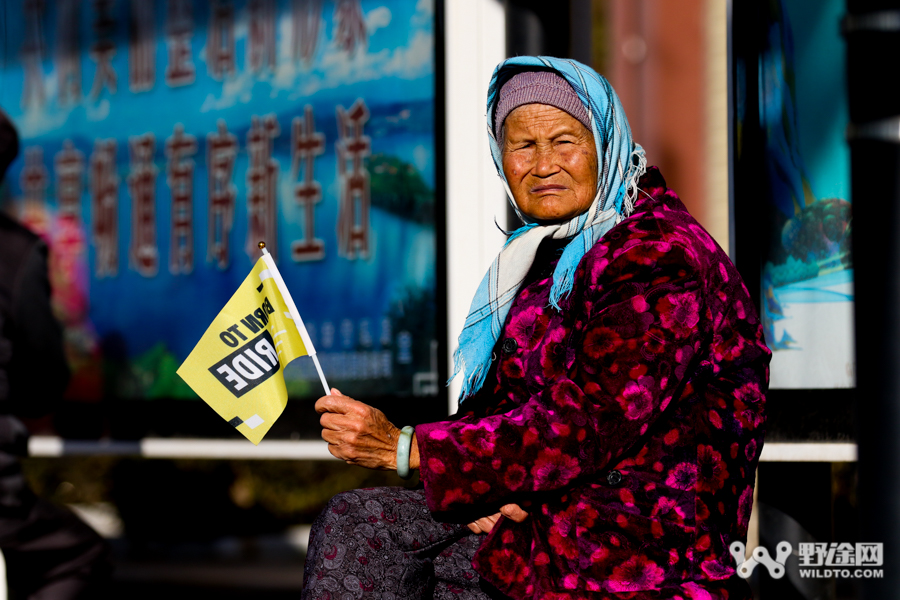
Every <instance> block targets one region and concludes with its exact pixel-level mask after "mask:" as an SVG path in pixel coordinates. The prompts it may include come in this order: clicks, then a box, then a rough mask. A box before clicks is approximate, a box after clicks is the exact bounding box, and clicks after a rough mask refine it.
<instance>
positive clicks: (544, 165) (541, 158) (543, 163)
mask: <svg viewBox="0 0 900 600" xmlns="http://www.w3.org/2000/svg"><path fill="white" fill-rule="evenodd" d="M534 158H535V164H534V174H535V175H537V176H538V177H548V176H550V175H553V174H554V173H556V172H557V171H558V170H559V160H557V158H558V157H557V156H556V152H554V151H553V149H552V148H538V149H537V152H536V153H535V157H534Z"/></svg>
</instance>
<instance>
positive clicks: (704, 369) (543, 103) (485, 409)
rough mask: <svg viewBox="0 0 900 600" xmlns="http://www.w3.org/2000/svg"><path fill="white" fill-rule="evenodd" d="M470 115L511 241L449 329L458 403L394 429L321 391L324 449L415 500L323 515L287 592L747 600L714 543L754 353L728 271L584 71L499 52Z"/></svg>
mask: <svg viewBox="0 0 900 600" xmlns="http://www.w3.org/2000/svg"><path fill="white" fill-rule="evenodd" d="M487 117H488V137H489V142H490V146H491V152H492V155H493V157H494V162H495V165H496V167H497V171H498V174H499V175H500V177H501V178H502V179H503V182H504V184H505V185H506V189H507V191H508V194H509V197H510V201H511V202H512V205H513V208H515V210H516V211H517V213H518V215H519V216H520V217H521V218H522V220H523V222H524V223H525V225H524V226H523V227H521V228H519V229H517V230H516V231H514V232H512V233H511V234H510V236H509V239H508V241H507V243H506V244H505V245H504V247H503V249H502V250H501V251H500V253H499V255H498V256H497V258H496V259H495V260H494V263H493V264H492V266H491V268H490V270H489V271H488V274H487V275H486V276H485V278H484V280H483V281H482V284H481V286H480V287H479V289H478V291H477V292H476V295H475V298H474V300H473V302H472V308H471V309H470V312H469V316H468V318H467V319H466V323H465V326H464V328H463V331H462V334H461V335H460V337H459V349H458V350H457V352H456V355H455V358H456V370H457V372H460V371H461V372H462V373H463V376H464V381H463V386H462V400H464V402H462V404H461V407H460V411H459V413H458V414H457V415H455V417H454V418H452V420H449V421H444V422H439V423H427V424H422V425H418V426H417V427H415V428H412V427H404V428H403V429H402V430H401V429H398V428H397V427H395V426H394V425H393V424H392V423H390V422H389V421H388V420H387V419H386V418H385V416H384V414H383V413H381V412H380V411H378V410H377V409H375V408H372V407H370V406H367V405H365V404H363V403H361V402H357V401H356V400H353V399H352V398H349V397H346V396H344V395H342V394H340V392H338V391H337V390H332V394H331V395H329V396H325V397H323V398H321V399H319V401H318V402H317V404H316V409H317V411H319V412H320V413H322V417H321V424H322V427H323V431H322V437H323V438H324V439H325V440H326V441H327V442H328V444H329V450H330V451H331V453H332V454H333V455H335V456H336V457H338V458H341V459H343V460H345V461H346V462H348V463H351V464H357V465H361V466H364V467H368V468H373V469H385V470H389V469H397V471H398V474H400V475H401V477H403V476H409V471H410V470H411V469H416V468H418V469H419V474H420V479H421V481H422V483H423V489H406V488H401V487H393V488H376V489H368V490H353V491H349V492H344V493H342V494H339V495H337V496H336V497H335V498H334V499H332V501H331V502H330V503H329V504H328V506H327V507H326V508H325V510H324V511H323V512H322V514H321V515H320V516H319V518H318V519H317V521H316V522H315V524H314V525H313V528H312V533H311V535H310V543H309V552H308V555H307V562H306V572H305V576H304V585H305V588H304V597H305V598H307V599H309V600H311V599H314V598H315V599H323V600H324V599H330V598H335V599H336V598H344V597H348V598H351V597H352V598H362V597H366V598H382V599H385V598H441V599H444V598H447V599H450V598H454V599H456V600H482V599H486V598H510V597H511V598H516V599H524V598H541V599H557V600H562V599H575V598H588V597H590V598H597V599H603V598H609V599H613V598H615V599H622V600H624V599H626V598H628V599H638V598H640V599H648V600H649V599H650V598H653V599H657V600H658V599H673V600H674V599H681V600H685V599H693V600H700V599H703V600H713V599H715V600H725V599H728V600H749V598H750V597H751V594H750V588H749V586H748V584H747V582H746V581H745V580H743V579H741V578H739V577H738V576H737V574H736V572H735V567H736V565H735V562H734V559H733V557H732V555H731V553H730V545H731V544H732V543H733V542H736V541H743V542H745V543H746V537H747V526H748V523H749V518H750V512H751V508H752V503H753V486H754V475H755V472H756V467H757V462H758V460H759V454H760V451H761V449H762V443H763V433H764V430H765V410H764V407H765V393H766V390H767V386H768V363H769V359H770V357H771V353H770V352H769V349H768V348H767V347H766V345H765V342H764V339H763V332H762V327H761V324H760V320H759V318H758V316H757V314H756V310H755V308H754V304H753V301H752V299H751V297H750V295H749V293H748V291H747V289H746V287H745V286H744V284H743V282H742V281H741V278H740V275H739V274H738V272H737V270H736V269H735V267H734V265H733V264H732V263H731V261H730V260H729V259H728V256H727V255H726V254H725V253H724V252H723V251H722V249H721V248H720V247H719V246H718V245H717V244H716V243H715V242H714V241H713V239H712V238H711V237H710V236H709V234H708V233H707V232H706V231H705V230H704V229H703V228H702V227H701V226H700V224H699V223H697V221H696V220H694V218H693V217H691V215H690V214H689V213H688V212H687V210H686V209H685V207H684V205H683V204H682V202H681V200H679V198H678V196H677V195H676V194H675V192H673V191H672V190H670V189H668V188H667V187H666V182H665V180H664V179H663V177H662V175H661V174H660V172H659V170H658V169H656V168H655V167H649V168H648V167H647V166H646V159H645V157H644V151H643V149H642V148H641V147H640V146H639V145H638V144H635V143H634V142H633V141H632V138H631V131H630V128H629V126H628V121H627V120H626V118H625V115H624V112H623V109H622V105H621V103H620V102H619V99H618V97H617V96H616V94H615V92H614V91H613V90H612V87H611V86H610V85H609V82H607V81H606V80H605V79H604V78H603V77H601V76H600V75H599V74H597V73H596V72H595V71H594V70H593V69H590V68H589V67H586V66H584V65H582V64H580V63H577V62H575V61H572V60H563V59H556V58H549V57H529V56H521V57H516V58H511V59H509V60H507V61H505V62H503V63H501V64H500V65H499V66H498V68H497V69H496V70H495V71H494V75H493V78H492V80H491V84H490V88H489V92H488V105H487Z"/></svg>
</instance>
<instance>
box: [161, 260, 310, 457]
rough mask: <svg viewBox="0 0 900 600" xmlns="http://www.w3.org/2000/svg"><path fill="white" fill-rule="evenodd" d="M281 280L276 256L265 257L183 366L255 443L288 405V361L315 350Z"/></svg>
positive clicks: (224, 415)
mask: <svg viewBox="0 0 900 600" xmlns="http://www.w3.org/2000/svg"><path fill="white" fill-rule="evenodd" d="M280 282H281V276H280V275H279V274H278V270H277V268H276V267H275V263H274V262H273V261H272V260H271V256H270V255H265V256H264V257H263V258H260V259H259V260H258V261H257V263H256V266H255V267H253V270H252V271H251V272H250V275H248V276H247V278H246V279H245V280H244V283H242V284H241V287H239V288H238V290H237V291H236V292H235V293H234V296H232V297H231V300H229V301H228V304H226V305H225V308H223V309H222V312H220V313H219V315H218V316H217V317H216V318H215V320H214V321H213V322H212V325H210V326H209V328H208V329H207V330H206V333H204V334H203V337H202V338H200V341H199V342H198V343H197V345H196V346H195V347H194V349H193V350H192V351H191V353H190V355H188V357H187V358H186V359H185V361H184V362H183V363H182V365H181V367H179V368H178V375H180V376H181V378H182V379H184V381H185V382H186V383H187V384H188V385H189V386H191V388H192V389H193V390H194V391H195V392H197V395H199V396H200V397H201V398H203V400H204V401H205V402H206V403H207V404H209V405H210V406H211V407H212V409H213V410H214V411H216V412H217V413H219V416H220V417H222V418H223V419H225V420H226V421H228V423H229V424H231V425H233V426H234V427H235V428H236V429H237V430H238V431H240V432H241V433H242V434H244V436H245V437H246V438H247V439H248V440H250V441H251V442H253V443H254V444H258V443H259V442H260V441H261V440H262V438H263V436H264V435H265V434H266V433H267V432H268V431H269V429H270V428H271V427H272V425H273V424H274V423H275V419H277V418H278V417H279V416H281V413H282V411H284V407H285V405H287V389H286V388H285V385H284V367H285V366H287V364H288V363H289V362H291V361H292V360H294V359H295V358H297V357H300V356H306V355H307V354H315V349H313V348H312V343H311V342H310V341H309V336H308V335H306V329H305V328H304V327H303V323H302V321H300V317H299V315H297V314H296V309H295V308H294V306H293V301H292V300H290V296H289V295H288V298H287V299H285V298H284V296H282V293H281V290H280V289H279V285H278V283H280ZM285 294H286V295H287V293H285ZM292 309H293V310H292ZM292 313H293V314H294V317H295V318H294V317H292ZM301 332H302V335H301ZM304 338H305V339H306V343H304Z"/></svg>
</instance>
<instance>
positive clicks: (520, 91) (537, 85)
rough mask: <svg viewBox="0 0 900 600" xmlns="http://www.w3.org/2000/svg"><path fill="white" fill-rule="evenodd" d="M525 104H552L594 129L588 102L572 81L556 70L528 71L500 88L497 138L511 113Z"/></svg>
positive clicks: (514, 77)
mask: <svg viewBox="0 0 900 600" xmlns="http://www.w3.org/2000/svg"><path fill="white" fill-rule="evenodd" d="M524 104H549V105H550V106H555V107H556V108H558V109H559V110H562V111H565V112H567V113H569V114H570V115H572V116H573V117H574V118H576V119H578V120H579V121H580V122H581V124H582V125H584V126H585V127H587V129H588V131H591V120H590V119H589V118H588V114H587V111H586V110H585V108H584V103H583V102H582V101H581V99H580V98H579V97H578V94H576V93H575V90H574V89H572V86H571V85H569V83H568V82H567V81H566V80H565V79H563V78H562V77H560V76H559V75H557V74H556V73H553V72H552V71H524V72H522V73H518V74H516V75H513V76H512V77H511V78H510V79H509V81H507V82H506V83H505V84H503V87H502V88H500V94H499V98H498V99H497V109H496V111H495V113H494V137H495V138H496V139H498V140H499V139H500V131H501V129H502V128H503V122H504V121H505V120H506V117H508V116H509V113H511V112H512V111H514V110H515V109H517V108H519V107H520V106H522V105H524Z"/></svg>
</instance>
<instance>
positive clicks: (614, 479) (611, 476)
mask: <svg viewBox="0 0 900 600" xmlns="http://www.w3.org/2000/svg"><path fill="white" fill-rule="evenodd" d="M606 483H608V484H609V485H612V486H616V485H619V484H620V483H622V474H621V473H619V472H618V471H616V470H615V469H613V470H612V471H610V472H609V473H607V474H606Z"/></svg>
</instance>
